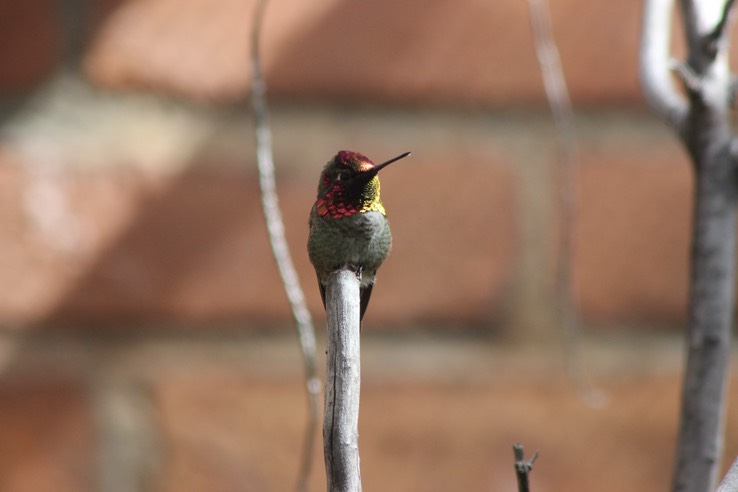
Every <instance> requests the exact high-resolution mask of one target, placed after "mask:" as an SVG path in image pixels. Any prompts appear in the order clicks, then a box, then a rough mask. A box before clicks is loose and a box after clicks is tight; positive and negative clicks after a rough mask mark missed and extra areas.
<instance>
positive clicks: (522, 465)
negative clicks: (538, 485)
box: [513, 443, 538, 492]
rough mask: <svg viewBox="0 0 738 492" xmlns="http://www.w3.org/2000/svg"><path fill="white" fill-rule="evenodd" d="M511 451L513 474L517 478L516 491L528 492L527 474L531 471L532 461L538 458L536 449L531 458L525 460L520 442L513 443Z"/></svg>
mask: <svg viewBox="0 0 738 492" xmlns="http://www.w3.org/2000/svg"><path fill="white" fill-rule="evenodd" d="M513 453H514V455H515V475H516V477H517V479H518V492H529V490H530V488H529V487H528V475H530V472H531V471H533V463H535V461H536V459H537V458H538V451H536V452H535V454H533V457H532V458H531V459H529V460H528V461H525V452H524V451H523V446H522V445H521V444H520V443H515V445H513Z"/></svg>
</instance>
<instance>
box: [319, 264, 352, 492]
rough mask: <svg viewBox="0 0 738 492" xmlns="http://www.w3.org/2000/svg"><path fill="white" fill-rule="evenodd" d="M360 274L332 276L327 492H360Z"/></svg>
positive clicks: (328, 288) (325, 445) (328, 294)
mask: <svg viewBox="0 0 738 492" xmlns="http://www.w3.org/2000/svg"><path fill="white" fill-rule="evenodd" d="M359 310H360V307H359V278H358V277H357V275H356V273H354V272H352V271H350V270H339V271H336V272H333V273H332V274H331V275H330V277H328V285H327V286H326V316H327V318H328V320H327V321H328V358H327V368H326V377H325V414H324V416H323V449H324V453H325V472H326V479H327V482H328V492H359V491H361V472H360V470H359V430H358V425H359V392H360V387H361V360H360V357H361V356H360V348H361V344H360V324H359Z"/></svg>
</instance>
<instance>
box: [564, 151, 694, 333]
mask: <svg viewBox="0 0 738 492" xmlns="http://www.w3.org/2000/svg"><path fill="white" fill-rule="evenodd" d="M664 147H665V149H663V148H660V147H659V146H658V145H651V146H643V145H638V144H636V145H631V146H623V147H622V148H620V149H617V148H613V147H608V148H607V149H606V150H602V151H599V152H597V151H592V152H587V153H585V154H584V155H583V160H584V162H585V164H584V167H583V169H582V174H581V188H582V197H581V208H580V212H579V217H580V222H579V224H578V231H577V241H576V245H575V248H576V250H577V257H576V261H575V266H574V268H575V271H576V274H575V275H576V277H575V282H576V284H577V285H576V290H577V291H578V292H579V298H580V302H581V306H582V309H583V310H584V313H585V314H586V315H587V316H589V317H591V318H592V319H594V320H599V321H603V320H609V321H614V320H621V321H629V320H630V321H634V320H640V321H651V322H660V323H663V322H669V323H674V322H680V321H684V319H685V318H684V315H685V313H686V311H685V306H686V300H687V282H688V259H689V234H690V227H691V226H690V224H691V204H692V178H691V170H690V168H689V164H688V161H687V158H686V156H685V155H684V154H681V155H680V153H679V150H678V147H676V146H675V145H665V146H664Z"/></svg>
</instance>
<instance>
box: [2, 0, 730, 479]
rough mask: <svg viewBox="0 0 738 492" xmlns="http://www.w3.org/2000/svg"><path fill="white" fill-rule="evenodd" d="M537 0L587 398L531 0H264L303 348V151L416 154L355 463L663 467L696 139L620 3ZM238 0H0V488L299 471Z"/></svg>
mask: <svg viewBox="0 0 738 492" xmlns="http://www.w3.org/2000/svg"><path fill="white" fill-rule="evenodd" d="M550 4H551V9H552V17H553V25H554V34H555V36H556V41H557V43H558V47H559V49H560V52H561V58H562V63H563V67H564V71H565V76H566V79H567V82H568V84H569V88H570V91H571V95H572V99H573V103H574V109H575V112H576V128H577V136H578V139H579V140H578V142H579V146H580V156H581V167H580V169H579V170H578V172H577V175H576V180H577V183H578V184H577V187H578V193H579V201H578V205H577V210H576V222H575V223H574V224H572V227H573V237H572V244H573V257H572V282H573V284H572V285H573V291H574V304H575V306H576V314H577V315H578V316H580V317H581V319H582V321H583V329H584V338H583V339H582V344H581V349H582V351H581V362H582V363H583V366H584V367H586V368H587V370H588V378H589V380H590V381H592V382H593V384H594V385H595V387H596V392H594V393H592V392H590V393H589V394H588V397H583V396H582V392H581V388H579V389H578V388H577V386H576V385H575V384H573V383H572V379H571V378H569V377H567V371H566V368H567V366H568V367H572V366H577V363H572V359H571V357H569V358H568V359H567V357H566V355H565V354H566V353H567V350H566V348H565V344H564V342H563V340H564V336H563V334H562V330H561V329H560V327H559V323H558V318H557V301H556V290H555V269H556V258H557V247H558V246H557V245H558V244H559V231H560V220H559V217H560V214H559V212H558V210H559V208H558V207H559V204H558V201H557V193H558V188H557V186H558V180H557V176H558V174H557V173H558V171H557V146H556V132H555V128H554V126H553V123H552V119H551V116H550V112H549V109H548V104H547V101H546V99H545V94H544V92H543V85H542V82H541V74H540V71H539V68H538V64H537V61H536V57H535V52H534V47H533V41H532V37H531V33H530V29H529V22H528V11H527V4H526V2H522V1H513V0H500V1H496V2H485V1H481V0H469V1H465V2H452V1H449V0H426V1H422V2H421V1H415V0H410V1H406V2H391V1H386V0H379V1H374V2H360V1H356V0H343V1H339V0H315V1H312V2H299V1H295V0H272V1H271V2H270V4H269V6H268V9H267V13H266V19H265V23H264V26H263V34H264V35H263V39H262V47H263V63H264V68H265V73H266V81H267V86H268V94H269V98H270V108H271V111H272V125H273V126H272V130H273V133H274V136H273V137H274V152H275V161H276V166H277V180H278V188H279V193H280V204H281V206H282V211H283V214H284V220H285V225H286V230H287V236H288V240H289V242H290V246H291V249H292V254H293V257H294V261H295V263H296V266H297V268H298V270H299V274H300V276H301V280H302V285H303V288H304V289H305V293H306V296H307V299H308V303H309V305H310V308H311V310H312V313H313V315H314V317H315V323H316V328H317V332H318V336H319V344H318V355H319V367H320V368H321V372H322V371H323V365H324V359H323V355H324V350H325V347H324V329H323V326H324V313H323V310H322V306H321V304H320V296H319V294H318V290H317V286H316V285H315V280H314V273H313V271H312V267H311V266H310V264H309V262H308V259H307V255H306V252H305V243H306V239H307V216H308V212H309V210H310V207H311V205H312V201H313V200H314V196H315V189H316V186H317V179H318V175H319V173H320V170H321V168H322V166H323V165H324V163H325V162H326V161H327V160H328V159H330V158H331V157H332V156H333V155H334V154H335V152H336V151H337V150H341V149H350V150H355V151H359V152H361V153H363V154H366V155H367V156H369V157H370V158H371V159H373V160H375V161H381V160H385V159H387V158H389V157H392V156H395V155H397V154H399V153H401V152H403V151H407V150H409V151H412V152H413V156H412V157H411V158H410V159H407V160H404V161H402V162H401V163H398V164H397V165H395V166H393V167H392V168H391V169H389V170H388V171H385V173H384V174H383V176H382V185H383V186H382V188H383V200H384V203H385V206H386V207H387V210H388V213H389V216H390V220H391V223H392V227H393V234H394V249H393V252H392V255H391V256H390V258H389V259H388V261H387V262H386V263H385V265H384V266H383V267H382V269H381V270H380V273H379V277H378V283H377V287H376V288H375V289H374V294H373V299H372V304H371V307H370V308H369V311H368V314H367V316H366V319H365V322H364V326H363V335H362V336H363V338H362V343H363V348H362V354H363V366H362V373H363V379H362V408H361V422H360V433H361V436H360V445H361V457H362V475H363V483H364V487H365V489H367V490H390V491H391V490H402V491H439V492H445V491H449V490H479V491H514V490H516V485H515V476H514V470H513V456H512V449H511V447H512V445H513V443H515V442H517V441H520V442H522V443H523V444H524V445H525V446H526V449H527V450H528V451H529V452H531V453H532V451H534V450H536V449H538V450H540V452H541V455H540V458H539V460H538V462H537V464H536V468H535V469H534V472H533V475H532V488H533V490H536V491H539V492H547V491H577V490H598V491H623V490H664V491H665V490H668V488H669V484H670V477H671V466H672V458H673V453H674V441H675V434H676V425H677V414H678V399H679V385H680V376H681V365H682V333H683V329H684V327H685V299H686V295H687V276H688V267H687V260H688V243H689V241H688V238H689V228H690V215H691V203H692V200H691V187H692V179H691V173H690V168H689V161H688V159H687V157H686V154H685V153H684V152H683V151H682V149H681V147H680V145H679V143H678V142H677V140H676V139H675V137H674V136H673V135H672V134H671V133H670V131H669V129H668V128H667V127H666V126H665V125H663V124H662V123H661V122H660V121H659V120H657V118H656V117H655V116H653V115H652V114H651V113H650V112H649V111H648V109H647V108H646V107H645V105H644V103H643V100H642V97H641V94H640V93H639V88H638V81H637V73H636V71H637V49H638V40H639V28H640V17H641V12H640V10H641V8H642V6H641V3H640V2H608V1H605V0H596V1H589V2H588V1H584V0H551V1H550ZM254 5H255V1H254V0H219V1H217V2H214V1H212V0H24V1H17V0H0V46H2V48H1V49H0V251H2V254H0V291H1V292H2V293H3V294H2V295H1V296H0V371H1V372H0V435H2V436H3V438H2V439H0V490H2V491H13V492H15V491H19V492H20V491H22V492H33V491H39V492H46V491H54V492H64V491H74V492H80V491H102V492H110V491H116V492H124V491H138V490H141V491H152V492H158V491H175V490H176V491H178V492H188V491H209V492H218V491H278V490H280V491H281V490H291V489H292V488H293V486H294V483H295V480H296V476H297V469H298V462H299V450H300V447H301V443H302V435H303V429H304V425H305V421H306V418H307V417H306V416H307V409H306V406H305V403H306V397H305V390H304V383H303V381H302V378H303V369H302V365H301V356H300V352H299V348H298V344H297V338H296V336H295V334H294V327H293V323H292V320H291V314H290V310H289V306H288V303H287V301H286V298H285V295H284V293H283V291H282V287H281V284H280V281H279V277H278V274H277V269H276V267H275V266H274V262H273V260H272V257H271V253H270V249H269V244H268V241H267V236H266V232H265V226H264V223H263V219H262V214H261V209H260V204H259V196H258V180H257V171H256V163H255V158H254V155H255V150H254V144H253V127H252V124H251V114H250V107H249V104H248V94H249V85H250V84H249V77H250V73H249V60H248V53H249V48H250V45H249V35H250V25H251V19H252V14H253V9H254ZM578 360H579V359H577V361H578ZM733 372H734V373H735V369H733ZM728 394H729V395H730V399H731V400H732V401H731V402H730V405H731V407H730V408H731V410H729V412H728V419H727V432H728V435H727V438H726V448H727V449H726V453H727V457H728V458H727V459H728V461H732V459H733V457H735V455H736V454H738V419H736V418H735V417H736V412H735V408H738V392H737V391H734V390H731V391H729V392H728ZM311 482H312V490H322V489H324V487H325V478H324V471H323V464H322V442H321V440H320V439H318V442H317V444H316V463H315V467H314V469H313V473H312V478H311Z"/></svg>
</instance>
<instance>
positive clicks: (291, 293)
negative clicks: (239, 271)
mask: <svg viewBox="0 0 738 492" xmlns="http://www.w3.org/2000/svg"><path fill="white" fill-rule="evenodd" d="M266 4H267V0H259V1H258V2H257V4H256V11H255V14H254V20H253V24H252V29H251V105H252V108H253V115H254V131H255V133H256V160H257V162H258V166H259V186H260V188H261V204H262V208H263V212H264V219H265V221H266V225H267V230H268V232H269V241H270V244H271V246H272V252H273V253H274V259H275V261H276V262H277V267H278V269H279V273H280V275H281V277H282V283H283V285H284V289H285V292H286V294H287V298H288V299H289V302H290V306H291V307H292V314H293V316H294V318H295V322H296V324H297V331H298V335H299V339H300V348H301V349H302V356H303V360H304V364H305V379H306V386H307V394H308V423H307V428H306V430H305V438H304V442H303V448H302V459H301V465H300V471H299V474H298V480H297V490H298V491H299V492H304V491H307V490H308V479H309V477H310V470H311V469H312V464H313V454H314V453H313V449H314V448H315V446H314V444H315V436H316V431H317V428H318V404H319V401H318V397H319V395H320V379H319V378H318V375H317V372H316V362H315V359H316V357H315V346H316V343H315V329H314V328H313V322H312V318H311V316H310V311H309V310H308V308H307V303H306V302H305V296H304V295H303V292H302V289H301V288H300V281H299V279H298V277H297V272H296V271H295V267H294V265H293V263H292V258H291V256H290V252H289V247H288V246H287V240H286V238H285V233H284V223H283V222H282V214H281V212H280V210H279V202H278V199H277V190H276V184H275V178H274V157H273V155H272V134H271V129H270V127H269V111H268V108H267V102H266V85H265V83H264V78H263V76H262V72H261V62H260V57H259V39H260V37H261V36H260V35H261V25H262V20H263V17H264V10H265V8H266Z"/></svg>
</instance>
